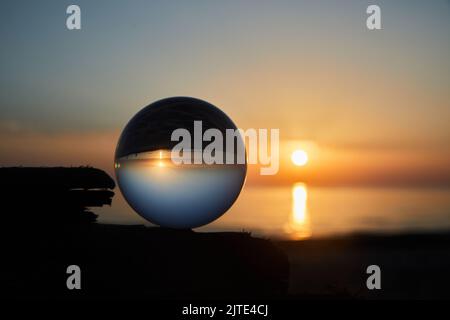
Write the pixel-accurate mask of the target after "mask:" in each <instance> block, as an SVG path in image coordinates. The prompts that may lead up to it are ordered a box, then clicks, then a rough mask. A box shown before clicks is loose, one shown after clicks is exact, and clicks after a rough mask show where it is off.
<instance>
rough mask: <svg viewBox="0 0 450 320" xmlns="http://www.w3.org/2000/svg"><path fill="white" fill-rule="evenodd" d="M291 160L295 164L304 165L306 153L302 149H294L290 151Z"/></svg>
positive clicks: (306, 160) (306, 157) (306, 161)
mask: <svg viewBox="0 0 450 320" xmlns="http://www.w3.org/2000/svg"><path fill="white" fill-rule="evenodd" d="M291 160H292V163H294V164H295V165H296V166H299V167H301V166H304V165H306V164H307V163H308V154H307V153H306V152H305V151H303V150H295V151H294V152H292V155H291Z"/></svg>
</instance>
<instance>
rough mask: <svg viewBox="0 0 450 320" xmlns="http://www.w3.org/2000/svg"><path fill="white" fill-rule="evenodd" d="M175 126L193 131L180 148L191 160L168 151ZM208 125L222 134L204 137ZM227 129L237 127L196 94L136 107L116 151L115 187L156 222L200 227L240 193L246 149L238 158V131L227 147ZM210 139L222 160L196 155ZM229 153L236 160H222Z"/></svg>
mask: <svg viewBox="0 0 450 320" xmlns="http://www.w3.org/2000/svg"><path fill="white" fill-rule="evenodd" d="M200 121H201V131H200V135H199V131H198V130H199V127H198V124H199V122H200ZM195 123H196V124H195ZM196 126H197V127H196ZM177 129H183V130H184V132H187V133H189V135H190V137H191V141H190V142H191V143H190V144H189V150H183V152H181V155H182V156H185V155H187V159H188V160H192V161H190V163H182V164H179V163H174V161H173V158H172V157H171V155H172V153H171V151H172V149H173V148H174V147H175V146H176V145H177V144H179V140H175V141H172V139H171V137H172V133H173V132H174V131H175V130H177ZM208 129H215V131H216V132H220V133H221V134H222V137H223V140H222V141H220V140H218V141H215V139H214V138H212V139H209V141H203V139H201V137H202V135H203V133H204V132H205V131H206V130H208ZM227 129H232V130H236V129H237V128H236V126H235V125H234V123H233V122H232V121H231V120H230V118H228V116H227V115H226V114H225V113H223V112H222V111H221V110H220V109H218V108H217V107H215V106H213V105H212V104H209V103H207V102H205V101H202V100H199V99H195V98H189V97H174V98H167V99H163V100H159V101H157V102H155V103H152V104H150V105H149V106H147V107H145V108H144V109H142V110H141V111H139V112H138V113H137V114H136V115H135V116H134V117H133V118H132V119H131V120H130V121H129V123H128V124H127V125H126V127H125V129H124V130H123V132H122V134H121V136H120V138H119V142H118V144H117V149H116V154H115V170H116V177H117V180H118V184H119V188H120V190H121V192H122V194H123V195H124V197H125V199H126V200H127V202H128V203H129V204H130V206H131V207H132V208H133V209H134V210H135V211H136V212H137V213H138V214H139V215H141V216H142V217H144V218H145V219H147V220H148V221H150V222H152V223H154V224H157V225H160V226H163V227H169V228H178V229H187V228H195V227H199V226H202V225H205V224H208V223H210V222H212V221H214V220H215V219H217V218H218V217H220V216H221V215H222V214H224V213H225V212H226V211H227V210H228V209H229V208H230V207H231V205H232V204H233V203H234V202H235V200H236V199H237V197H238V196H239V193H240V191H241V189H242V186H243V184H244V181H245V175H246V170H247V167H246V163H245V154H244V156H243V157H242V159H243V162H242V161H241V162H238V161H237V159H238V156H237V153H238V150H239V149H238V147H237V146H238V145H239V143H238V142H241V143H242V144H243V141H242V137H241V136H240V135H239V134H237V135H236V136H233V139H234V147H233V148H231V150H228V149H227V144H226V137H227V132H226V131H227ZM234 132H235V131H234ZM194 137H195V138H196V139H197V141H200V145H199V144H198V143H197V144H196V143H194ZM198 138H200V139H201V140H198ZM238 140H239V141H238ZM212 141H215V143H216V144H215V146H216V147H217V146H219V147H218V148H216V149H215V150H214V151H213V152H212V153H211V154H212V155H213V156H215V157H218V158H220V159H223V161H222V162H219V163H207V162H205V161H201V162H197V161H194V159H195V158H196V157H199V158H200V159H201V157H202V155H204V153H203V152H204V150H206V149H207V148H208V145H210V144H211V142H212ZM199 147H200V148H199ZM185 151H189V152H186V154H185ZM210 151H211V149H210ZM230 155H231V156H230ZM227 156H230V159H233V160H235V161H234V162H232V163H229V162H227V161H225V159H226V158H227Z"/></svg>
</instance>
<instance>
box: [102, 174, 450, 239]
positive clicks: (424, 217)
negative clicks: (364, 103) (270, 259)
mask: <svg viewBox="0 0 450 320" xmlns="http://www.w3.org/2000/svg"><path fill="white" fill-rule="evenodd" d="M115 191H116V195H115V197H114V199H113V204H112V206H111V207H103V208H98V209H96V210H94V211H95V212H96V213H98V214H99V222H101V223H125V224H146V225H150V224H149V223H148V222H147V221H146V220H144V219H142V218H141V217H140V216H139V215H138V214H136V213H135V212H134V211H133V209H131V208H130V207H129V205H128V204H127V203H126V201H125V200H124V199H123V196H122V195H121V194H120V191H119V190H118V189H116V190H115ZM195 230H197V231H200V232H209V231H242V230H245V231H250V232H252V234H254V235H257V236H262V237H268V238H273V239H308V238H319V237H327V236H334V235H345V234H351V233H360V232H388V233H397V232H433V231H443V230H450V189H432V188H427V189H419V188H410V189H407V188H335V187H333V188H331V187H330V188H320V187H309V186H307V185H305V184H302V183H297V184H294V185H291V186H282V187H262V186H261V187H253V186H245V187H244V189H243V190H242V192H241V194H240V196H239V198H238V199H237V200H236V202H235V203H234V205H233V206H232V207H231V208H230V209H229V210H228V212H226V213H225V214H224V215H223V216H221V217H220V218H219V219H217V220H215V221H214V222H212V223H210V224H208V225H206V226H203V227H201V228H197V229H195Z"/></svg>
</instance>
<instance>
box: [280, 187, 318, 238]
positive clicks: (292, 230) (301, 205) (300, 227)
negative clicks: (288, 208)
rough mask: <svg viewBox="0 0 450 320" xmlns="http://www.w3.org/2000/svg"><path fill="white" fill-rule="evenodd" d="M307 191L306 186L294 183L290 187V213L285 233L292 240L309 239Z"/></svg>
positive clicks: (309, 225)
mask: <svg viewBox="0 0 450 320" xmlns="http://www.w3.org/2000/svg"><path fill="white" fill-rule="evenodd" d="M307 204H308V190H307V187H306V184H304V183H296V184H294V185H293V187H292V213H291V217H290V220H289V223H288V225H287V227H286V231H287V232H288V233H289V234H290V236H291V237H292V238H293V239H296V240H300V239H306V238H309V237H311V234H312V232H311V224H310V217H309V212H308V206H307Z"/></svg>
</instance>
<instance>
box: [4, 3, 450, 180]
mask: <svg viewBox="0 0 450 320" xmlns="http://www.w3.org/2000/svg"><path fill="white" fill-rule="evenodd" d="M72 3H76V4H78V5H80V7H81V11H82V30H80V31H68V30H67V29H66V26H65V20H66V17H67V15H66V13H65V9H66V7H67V6H68V5H69V4H72ZM369 4H378V5H379V6H380V7H381V10H382V26H383V30H379V31H369V30H367V28H366V25H365V20H366V17H367V15H366V13H365V11H366V8H367V6H368V5H369ZM0 24H1V28H0V35H1V37H0V39H1V50H0V58H1V59H0V61H1V64H0V115H1V118H0V165H59V164H61V165H79V164H91V165H95V166H98V167H100V168H103V169H105V170H108V172H112V166H113V159H112V156H113V153H114V148H115V144H116V141H117V138H118V135H119V134H120V131H121V129H122V128H123V127H124V125H125V124H126V123H127V121H128V120H129V119H130V118H131V117H132V116H133V115H134V114H135V113H136V112H137V111H139V110H140V109H141V108H142V107H144V106H145V105H147V104H149V103H150V102H153V101H155V100H159V99H161V98H165V97H169V96H178V95H187V96H193V97H197V98H200V99H204V100H206V101H208V102H211V103H213V104H215V105H216V106H218V107H220V108H221V109H222V110H223V111H225V112H226V113H227V114H228V115H229V116H230V117H231V118H232V119H233V120H234V122H235V123H236V124H237V125H238V127H240V128H244V129H245V128H280V130H281V139H282V143H283V144H282V156H283V159H282V170H281V171H280V174H279V175H278V176H276V177H268V178H266V177H263V178H261V177H258V176H257V175H255V174H252V175H251V177H250V179H249V180H250V182H252V181H255V182H260V183H265V182H268V183H284V182H293V181H306V182H308V183H313V184H314V183H316V184H395V185H396V184H404V185H413V184H414V185H416V184H419V185H421V184H424V185H425V184H426V185H428V184H433V185H434V184H439V185H442V184H444V185H450V166H449V164H450V148H449V146H450V126H449V124H450V121H449V120H450V90H449V89H450V59H449V57H450V37H449V31H450V2H449V1H438V0H435V1H428V2H426V1H337V0H336V1H256V0H255V1H206V0H205V1H100V0H96V1H34V2H31V1H11V0H9V1H5V2H3V3H2V10H1V12H0ZM305 144H306V145H307V147H306V148H307V149H308V148H309V149H311V150H308V151H310V154H311V161H310V164H308V166H306V167H305V168H301V169H296V168H294V167H293V166H292V165H291V164H290V163H289V161H288V158H289V153H290V151H291V150H293V149H295V148H298V147H299V146H300V147H302V148H303V147H304V145H305ZM250 172H253V171H252V170H250Z"/></svg>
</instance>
